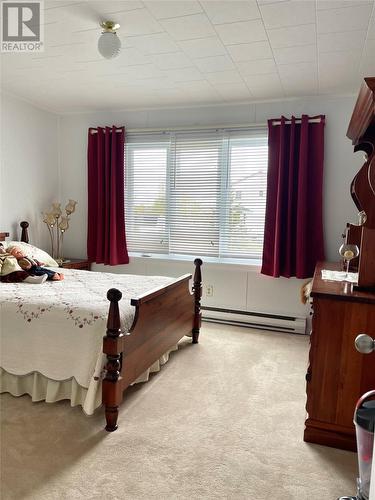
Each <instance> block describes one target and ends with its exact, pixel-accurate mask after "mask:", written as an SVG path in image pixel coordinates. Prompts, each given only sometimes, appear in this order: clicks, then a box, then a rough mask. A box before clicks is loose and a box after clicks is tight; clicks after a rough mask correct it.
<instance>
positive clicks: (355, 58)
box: [319, 50, 362, 73]
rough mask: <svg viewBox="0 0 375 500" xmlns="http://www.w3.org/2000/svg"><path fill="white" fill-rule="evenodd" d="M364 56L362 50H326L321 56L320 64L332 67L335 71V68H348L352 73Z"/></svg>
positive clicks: (332, 70)
mask: <svg viewBox="0 0 375 500" xmlns="http://www.w3.org/2000/svg"><path fill="white" fill-rule="evenodd" d="M361 57H362V50H351V51H349V50H346V51H342V52H324V53H322V54H320V56H319V66H321V67H323V66H324V67H325V68H326V69H328V68H331V71H330V73H333V72H334V70H335V68H339V67H343V68H346V69H347V71H348V72H349V73H350V72H351V71H352V69H353V67H354V66H356V65H358V64H359V62H360V60H361Z"/></svg>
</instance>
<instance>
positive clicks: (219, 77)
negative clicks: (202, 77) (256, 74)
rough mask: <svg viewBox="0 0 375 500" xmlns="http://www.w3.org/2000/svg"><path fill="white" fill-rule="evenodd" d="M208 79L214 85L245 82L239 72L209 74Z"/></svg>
mask: <svg viewBox="0 0 375 500" xmlns="http://www.w3.org/2000/svg"><path fill="white" fill-rule="evenodd" d="M206 78H207V80H208V81H209V82H210V83H211V84H212V85H220V84H222V83H242V82H243V80H242V78H241V76H240V74H239V73H238V71H218V72H216V73H207V74H206Z"/></svg>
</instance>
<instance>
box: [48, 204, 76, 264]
mask: <svg viewBox="0 0 375 500" xmlns="http://www.w3.org/2000/svg"><path fill="white" fill-rule="evenodd" d="M76 205H77V202H76V201H74V200H69V202H68V204H67V205H66V207H65V214H66V215H62V210H61V203H52V209H51V211H50V212H45V213H44V214H43V222H45V224H46V225H47V228H48V231H49V235H50V238H51V251H52V257H53V258H54V259H55V260H56V262H57V263H58V264H61V263H62V262H64V258H63V256H62V247H63V242H64V234H65V232H66V231H67V230H68V229H69V221H70V218H69V217H70V215H71V214H72V213H73V212H75V208H76ZM54 228H56V231H54Z"/></svg>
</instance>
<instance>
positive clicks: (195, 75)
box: [164, 67, 203, 82]
mask: <svg viewBox="0 0 375 500" xmlns="http://www.w3.org/2000/svg"><path fill="white" fill-rule="evenodd" d="M164 75H165V76H166V77H167V78H170V79H171V80H172V81H174V82H193V81H194V80H203V77H202V74H201V73H200V72H199V71H198V70H197V68H194V67H191V68H181V69H173V70H167V71H164Z"/></svg>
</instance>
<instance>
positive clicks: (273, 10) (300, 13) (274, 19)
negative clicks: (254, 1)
mask: <svg viewBox="0 0 375 500" xmlns="http://www.w3.org/2000/svg"><path fill="white" fill-rule="evenodd" d="M260 10H261V13H262V17H263V21H264V24H265V26H266V28H267V29H273V28H281V27H285V26H297V25H299V24H309V23H313V22H315V2H311V1H310V2H303V1H302V2H301V1H290V2H281V3H275V4H267V5H262V6H261V7H260Z"/></svg>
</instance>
